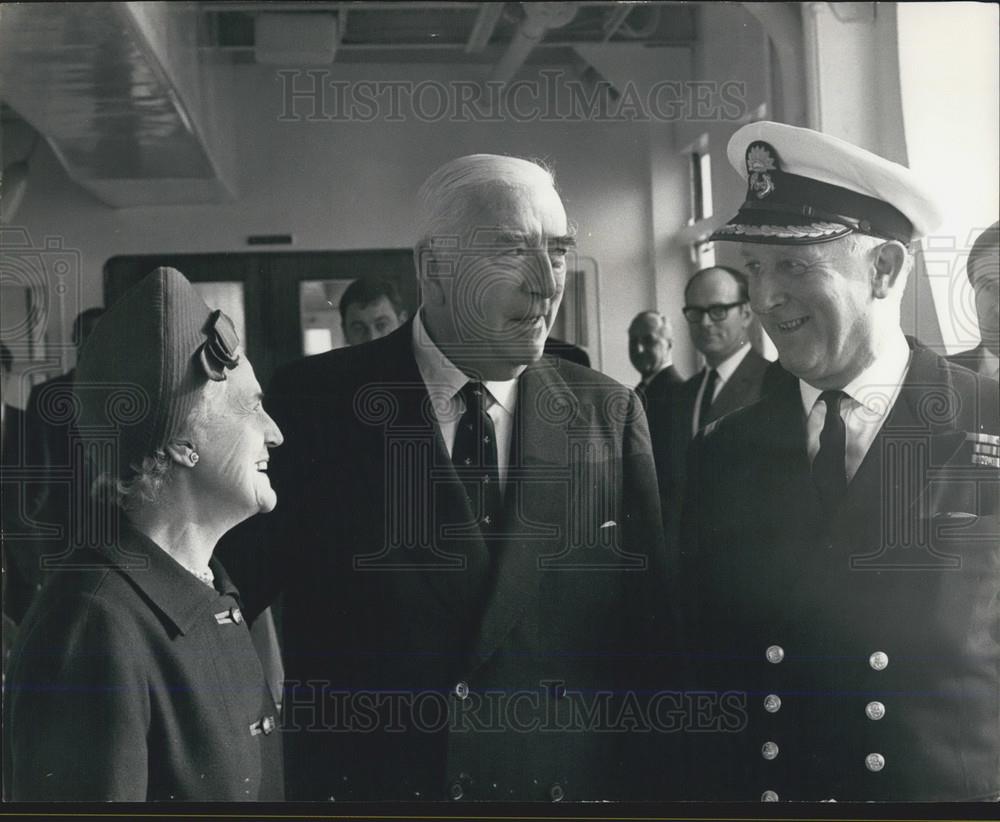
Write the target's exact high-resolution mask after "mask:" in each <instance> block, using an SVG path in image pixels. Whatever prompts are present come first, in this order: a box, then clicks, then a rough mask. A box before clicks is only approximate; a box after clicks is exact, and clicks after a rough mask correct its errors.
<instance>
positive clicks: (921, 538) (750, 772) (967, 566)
mask: <svg viewBox="0 0 1000 822" xmlns="http://www.w3.org/2000/svg"><path fill="white" fill-rule="evenodd" d="M998 394H1000V390H998V385H997V383H996V382H995V381H992V380H986V379H982V378H979V377H977V376H976V375H974V374H971V373H969V372H968V371H966V370H965V369H962V368H958V367H955V366H953V365H951V364H950V363H948V362H947V361H945V360H944V359H942V358H940V357H938V356H937V355H936V354H934V353H933V352H931V351H929V350H927V349H924V348H915V349H914V350H913V352H912V356H911V364H910V368H909V371H908V373H907V376H906V379H905V381H904V384H903V386H902V388H901V390H900V393H899V395H898V398H897V400H896V403H895V405H894V406H893V408H892V410H891V411H890V413H889V416H888V418H887V419H886V421H885V423H884V424H883V426H882V428H881V430H880V432H879V434H878V435H877V437H876V439H875V441H874V443H873V444H872V446H871V448H870V450H869V451H868V453H867V455H866V457H865V459H864V461H863V462H862V464H861V466H860V468H859V470H858V472H857V474H856V475H855V476H854V478H853V480H852V481H851V483H850V485H849V486H848V489H847V497H846V500H845V502H844V504H843V506H842V508H841V509H840V511H839V513H837V514H836V515H834V516H833V517H832V519H829V518H825V517H824V516H823V513H822V510H821V507H820V502H819V499H818V496H817V493H816V491H815V490H814V486H813V483H812V481H811V473H810V463H809V458H808V453H807V450H806V415H805V412H804V411H803V408H802V401H801V396H800V393H799V387H798V381H797V380H795V379H794V378H792V377H791V376H790V375H787V374H785V375H784V378H783V382H782V384H781V385H780V387H776V388H775V389H774V390H773V391H771V393H769V394H768V395H767V396H765V397H764V398H763V399H762V400H761V401H760V402H758V403H756V404H755V405H752V406H750V407H748V408H744V409H742V410H741V411H738V412H736V413H734V414H731V415H729V416H727V417H725V418H723V419H721V420H719V422H718V423H717V424H716V425H715V426H709V427H708V428H707V429H706V431H705V432H704V434H702V435H700V436H699V438H698V439H697V440H696V441H695V444H694V446H693V447H692V468H691V470H692V476H691V477H690V481H689V486H688V487H689V491H690V493H689V505H688V507H687V508H686V510H685V523H684V534H683V536H684V540H683V542H682V546H683V568H684V570H683V572H682V587H683V589H684V590H685V591H687V592H691V594H692V595H691V596H690V598H689V599H687V600H686V601H685V603H684V607H685V611H684V614H685V623H686V625H687V629H688V638H689V649H690V651H691V653H692V654H693V655H694V657H695V658H696V660H697V662H698V663H699V664H698V671H697V673H698V676H697V678H696V682H697V683H698V686H699V688H700V689H709V690H718V691H722V692H730V693H731V698H732V695H733V694H746V697H745V699H746V702H745V711H744V712H743V718H742V721H741V722H733V723H731V724H730V725H729V726H728V727H727V730H728V733H722V732H720V733H715V734H703V735H700V736H699V737H698V738H697V739H696V740H695V742H696V743H697V745H696V748H695V750H694V751H693V760H692V761H693V764H694V768H693V770H694V772H695V774H696V776H697V775H698V774H700V775H702V777H703V779H702V780H701V781H700V785H698V787H700V789H701V795H702V796H703V797H705V798H708V797H711V798H713V799H736V800H747V801H759V800H760V799H761V797H762V796H763V794H764V792H765V791H774V792H775V793H776V794H777V796H778V798H779V799H782V800H786V799H787V800H826V799H831V798H833V799H837V800H895V801H908V800H915V801H924V800H929V801H937V800H946V801H951V800H967V799H985V798H990V797H995V796H996V794H997V793H998V792H1000V767H998V766H1000V717H998V713H997V705H998V700H1000V674H998V672H1000V519H998V513H1000V469H998V468H997V467H995V466H996V462H995V460H994V461H993V464H992V465H989V464H981V463H984V462H986V463H988V462H989V460H985V461H984V460H982V459H979V460H977V459H975V457H976V455H977V452H979V453H980V454H981V453H986V452H988V451H990V450H991V449H989V448H986V447H984V446H982V445H977V444H976V443H975V442H974V441H973V440H972V439H971V438H970V436H971V435H979V434H981V433H985V434H992V435H996V434H997V433H1000V432H998V427H1000V419H998V414H1000V410H998V402H1000V400H998ZM994 442H996V440H995V439H994ZM992 452H993V453H995V446H994V448H993V449H992ZM880 653H881V654H882V655H884V656H880V655H879V654H880ZM873 655H874V656H873ZM768 695H774V696H777V697H779V698H780V706H779V705H778V704H777V703H776V702H775V700H774V699H771V700H769V701H768V703H767V704H768V707H765V698H766V697H767V696H768ZM874 703H881V710H879V706H878V705H875V704H874ZM879 717H881V718H879ZM766 742H773V743H774V744H775V745H776V746H777V747H776V749H774V748H772V749H770V751H769V753H775V752H776V753H777V755H776V756H775V757H774V758H770V759H768V758H765V757H764V756H763V755H762V754H763V750H764V749H763V746H764V744H765V743H766ZM870 754H879V755H881V762H880V761H879V760H878V757H872V758H869V755H870ZM880 764H881V765H882V767H881V768H880V767H879V765H880ZM721 774H725V775H726V777H725V778H724V779H722V778H720V775H721Z"/></svg>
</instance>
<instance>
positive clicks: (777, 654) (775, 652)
mask: <svg viewBox="0 0 1000 822" xmlns="http://www.w3.org/2000/svg"><path fill="white" fill-rule="evenodd" d="M765 655H766V656H767V661H768V662H770V663H771V664H772V665H777V664H778V663H779V662H781V660H783V659H784V658H785V649H784V648H782V647H781V646H780V645H768V646H767V651H765Z"/></svg>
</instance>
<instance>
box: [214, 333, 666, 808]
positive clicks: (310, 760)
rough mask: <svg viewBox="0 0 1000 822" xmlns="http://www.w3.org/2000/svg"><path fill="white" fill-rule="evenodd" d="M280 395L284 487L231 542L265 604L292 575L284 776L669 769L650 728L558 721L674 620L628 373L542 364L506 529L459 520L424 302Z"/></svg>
mask: <svg viewBox="0 0 1000 822" xmlns="http://www.w3.org/2000/svg"><path fill="white" fill-rule="evenodd" d="M271 398H272V399H271V401H270V408H271V412H272V414H273V416H274V417H275V419H276V420H277V422H278V424H279V425H280V426H281V428H282V430H283V432H284V435H285V444H284V445H283V446H282V447H281V448H279V449H277V450H276V451H275V453H274V457H273V459H272V465H273V469H272V477H273V480H274V484H275V488H276V490H277V493H278V500H279V501H278V508H277V510H276V512H275V514H272V515H270V516H269V517H268V518H259V519H258V520H257V521H255V522H258V523H260V524H261V525H269V526H274V528H273V530H271V539H270V541H269V544H268V545H266V546H263V545H261V546H257V545H249V544H246V543H247V542H252V541H253V540H254V539H255V537H254V536H253V535H248V536H247V537H246V538H245V539H244V538H242V537H240V535H239V534H237V535H236V537H237V542H239V543H241V545H240V546H239V548H237V550H236V551H233V552H232V553H229V554H227V557H230V558H231V559H229V558H227V565H228V564H233V563H235V564H234V565H233V573H234V575H235V576H236V578H237V580H238V581H239V584H240V585H241V590H246V592H247V593H248V595H250V596H251V597H255V599H256V602H257V607H260V606H261V605H263V604H266V602H267V601H268V599H269V598H270V597H271V596H272V595H273V594H274V592H275V591H277V590H278V588H279V587H281V586H285V594H286V595H285V616H284V640H285V641H284V647H285V663H286V671H287V673H288V678H289V680H291V682H290V683H289V687H287V688H286V696H285V708H284V713H285V724H286V730H285V737H286V741H287V746H286V753H287V762H288V765H287V773H288V778H289V782H288V789H289V795H290V796H291V797H293V798H296V799H304V798H323V799H328V798H330V797H336V799H338V800H341V799H357V800H373V799H409V800H413V799H422V800H434V799H445V798H449V797H450V798H453V799H454V798H462V799H498V800H505V799H512V800H541V801H550V800H552V799H553V798H560V797H563V796H565V797H566V798H567V799H581V798H589V799H597V798H606V797H608V798H610V797H623V796H633V797H634V796H637V795H638V794H637V792H638V791H640V790H646V791H650V792H651V791H653V790H654V787H653V783H652V782H651V781H647V776H648V775H647V774H645V773H644V771H643V769H644V768H645V767H649V766H650V765H651V761H650V758H649V757H648V756H646V755H645V753H644V746H645V745H647V744H648V742H649V739H648V737H650V734H616V733H607V732H604V733H602V732H600V731H599V730H598V731H597V732H594V730H593V727H594V725H593V723H589V724H588V722H584V723H583V725H584V726H586V727H582V728H581V727H572V728H570V729H569V730H566V731H560V730H556V728H557V727H559V726H560V723H561V724H562V725H573V723H574V717H577V718H578V719H579V710H580V709H581V708H583V707H584V706H585V705H588V706H589V705H591V702H592V700H593V699H594V698H598V701H602V700H603V699H604V698H605V697H607V698H608V700H609V702H608V704H609V706H610V705H619V704H620V700H621V699H622V698H623V693H624V691H625V690H626V689H639V690H642V691H643V692H644V693H648V689H649V688H650V687H652V685H653V684H656V683H652V682H651V681H650V680H649V679H648V678H647V673H646V669H647V659H646V657H645V654H651V653H652V652H654V651H655V650H656V649H657V648H658V647H659V646H660V645H662V644H665V643H668V642H671V641H675V640H676V637H675V636H674V634H673V633H672V628H671V626H670V625H669V624H668V619H667V617H666V614H665V608H664V604H663V597H662V596H661V591H662V585H663V580H664V579H665V578H666V575H667V570H666V564H667V561H666V557H665V554H664V548H663V542H662V534H661V532H660V527H659V506H658V501H657V498H656V496H657V495H656V484H655V477H654V474H653V463H652V455H651V452H650V446H649V438H648V433H647V429H646V422H645V417H644V415H643V414H642V413H641V410H640V408H639V405H638V400H637V398H636V397H635V395H634V394H633V393H632V392H631V391H630V390H628V389H627V388H624V387H623V386H621V385H619V384H618V383H616V382H614V381H613V380H611V379H609V378H607V377H604V376H602V375H600V374H597V373H595V372H593V371H590V370H589V369H585V368H582V367H579V366H576V365H574V364H572V363H568V362H564V361H555V360H551V359H549V358H543V359H542V360H541V361H539V362H537V363H535V364H532V365H529V366H528V367H527V369H526V370H525V371H524V373H523V374H522V375H521V377H520V379H519V382H518V395H517V405H516V411H515V414H514V435H513V444H512V446H511V457H510V468H509V474H508V477H507V485H506V493H505V503H506V513H505V519H504V527H503V529H502V534H501V538H500V539H497V540H492V541H490V542H486V541H485V540H484V539H483V537H482V535H481V533H480V531H479V529H478V527H477V526H475V524H474V523H472V524H471V525H470V524H466V523H470V520H471V518H472V517H471V512H470V508H469V504H468V502H467V500H466V497H465V494H464V489H463V487H462V485H461V484H460V483H459V481H458V480H457V477H456V474H455V472H454V468H453V467H452V465H451V460H450V459H449V457H448V455H447V451H446V449H445V445H444V442H443V440H442V439H441V436H440V434H439V433H438V431H437V427H436V425H435V424H434V422H433V419H434V417H433V415H432V414H431V413H430V405H429V401H428V400H429V398H428V392H427V389H426V387H425V386H424V383H423V381H422V379H421V377H420V373H419V371H418V368H417V364H416V361H415V359H414V355H413V350H412V322H411V323H407V324H406V325H405V326H403V327H402V328H401V329H400V330H398V331H397V332H394V333H393V334H391V335H390V336H388V337H385V338H383V339H380V340H376V341H374V342H372V343H369V344H366V345H363V346H357V347H354V348H350V349H342V350H339V351H333V352H330V353H328V354H322V355H319V356H317V357H311V358H308V359H306V360H302V361H299V362H297V363H294V364H292V365H291V366H290V367H288V368H286V369H285V370H283V371H282V372H280V373H279V374H278V376H276V378H275V380H274V385H273V388H272V391H271ZM272 518H273V520H272ZM268 520H272V521H271V522H268ZM251 530H252V529H251ZM241 558H242V559H243V560H247V559H254V558H257V559H258V560H260V563H259V565H258V566H257V567H256V568H251V567H246V566H244V567H243V568H242V569H241V568H240V567H239V565H240V563H239V560H240V559H241ZM650 674H651V670H650ZM295 682H297V683H299V686H298V687H295V686H294V683H295ZM310 683H311V684H310ZM661 687H669V683H663V684H662V686H661ZM612 692H614V693H613V694H612ZM599 693H603V694H604V696H601V697H597V695H598V694H599ZM540 721H541V724H539V722H540ZM612 722H613V720H612ZM598 724H600V723H598ZM515 726H518V727H519V728H520V730H517V729H516V728H515ZM605 727H606V726H605ZM348 729H350V731H353V732H350V733H345V732H344V731H345V730H348ZM335 731H340V732H339V733H338V732H335ZM649 778H651V776H650V777H649ZM658 779H659V780H660V782H662V781H663V780H664V779H666V780H669V779H670V774H669V773H667V774H664V773H662V772H660V773H659V774H658Z"/></svg>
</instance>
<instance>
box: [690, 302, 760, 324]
mask: <svg viewBox="0 0 1000 822" xmlns="http://www.w3.org/2000/svg"><path fill="white" fill-rule="evenodd" d="M738 305H746V300H740V302H738V303H714V304H713V305H709V306H705V308H702V307H701V306H697V305H686V306H684V308H682V309H681V311H682V313H683V314H684V319H685V320H687V321H688V322H689V323H692V324H693V323H700V322H701V320H702V318H703V317H704V316H705V315H706V314H708V318H709V319H710V320H712V321H713V322H719V321H720V320H724V319H726V317H728V316H729V312H730V311H731V310H732V309H734V308H736V306H738Z"/></svg>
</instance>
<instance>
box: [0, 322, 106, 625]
mask: <svg viewBox="0 0 1000 822" xmlns="http://www.w3.org/2000/svg"><path fill="white" fill-rule="evenodd" d="M103 313H104V309H103V308H88V309H86V310H85V311H81V312H80V314H79V315H77V317H76V319H75V320H74V321H73V336H72V341H73V344H74V345H75V346H76V347H77V350H80V349H82V348H83V345H84V343H85V342H86V341H87V338H88V337H89V336H90V332H91V331H93V329H94V327H95V326H96V325H97V322H98V320H100V318H101V315H102V314H103ZM75 374H76V369H75V368H71V369H70V370H69V371H67V372H66V373H65V374H61V375H60V376H58V377H53V378H52V379H50V380H47V381H46V382H43V383H39V384H38V385H36V386H34V387H33V388H32V389H31V394H30V395H29V397H28V407H27V411H26V412H25V422H24V426H25V430H24V437H25V460H26V462H25V465H26V466H30V467H31V468H39V469H42V470H43V478H42V480H41V481H39V482H32V483H30V484H27V485H25V487H24V493H25V504H26V506H27V509H26V510H27V513H28V516H29V518H30V519H31V520H33V521H35V522H38V523H40V525H41V528H40V529H36V531H35V532H34V533H33V534H31V536H30V537H27V538H25V539H18V540H12V541H11V542H10V543H9V545H8V546H7V549H8V554H9V560H8V570H9V571H10V573H11V578H10V581H9V583H8V589H7V593H8V598H9V604H8V605H7V606H6V607H8V608H9V609H10V610H9V612H8V613H10V615H11V616H12V617H13V619H14V620H15V621H18V622H20V620H21V618H22V617H23V616H24V614H25V612H26V611H27V610H28V606H29V605H30V604H31V600H32V598H33V597H34V595H35V594H36V593H37V592H38V591H39V590H40V589H41V587H42V583H43V581H44V578H45V573H44V572H43V570H42V559H43V558H44V557H50V558H52V559H55V558H56V557H59V556H60V555H62V554H63V553H64V552H65V551H66V549H67V548H68V546H69V544H70V540H71V529H72V527H73V525H74V523H73V518H72V514H71V510H70V507H71V505H72V502H71V501H72V500H73V499H74V487H77V488H79V487H83V485H84V480H83V466H82V465H79V464H74V457H73V450H72V441H73V436H74V432H75V425H74V415H73V413H72V409H73V408H74V400H73V382H74V377H75ZM69 471H73V472H74V476H75V478H76V479H75V482H72V483H71V482H70V480H69V479H68V477H67V476H66V474H67V472H69ZM53 472H62V473H63V475H64V476H63V478H62V479H61V480H58V481H57V480H55V479H54V477H53Z"/></svg>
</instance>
